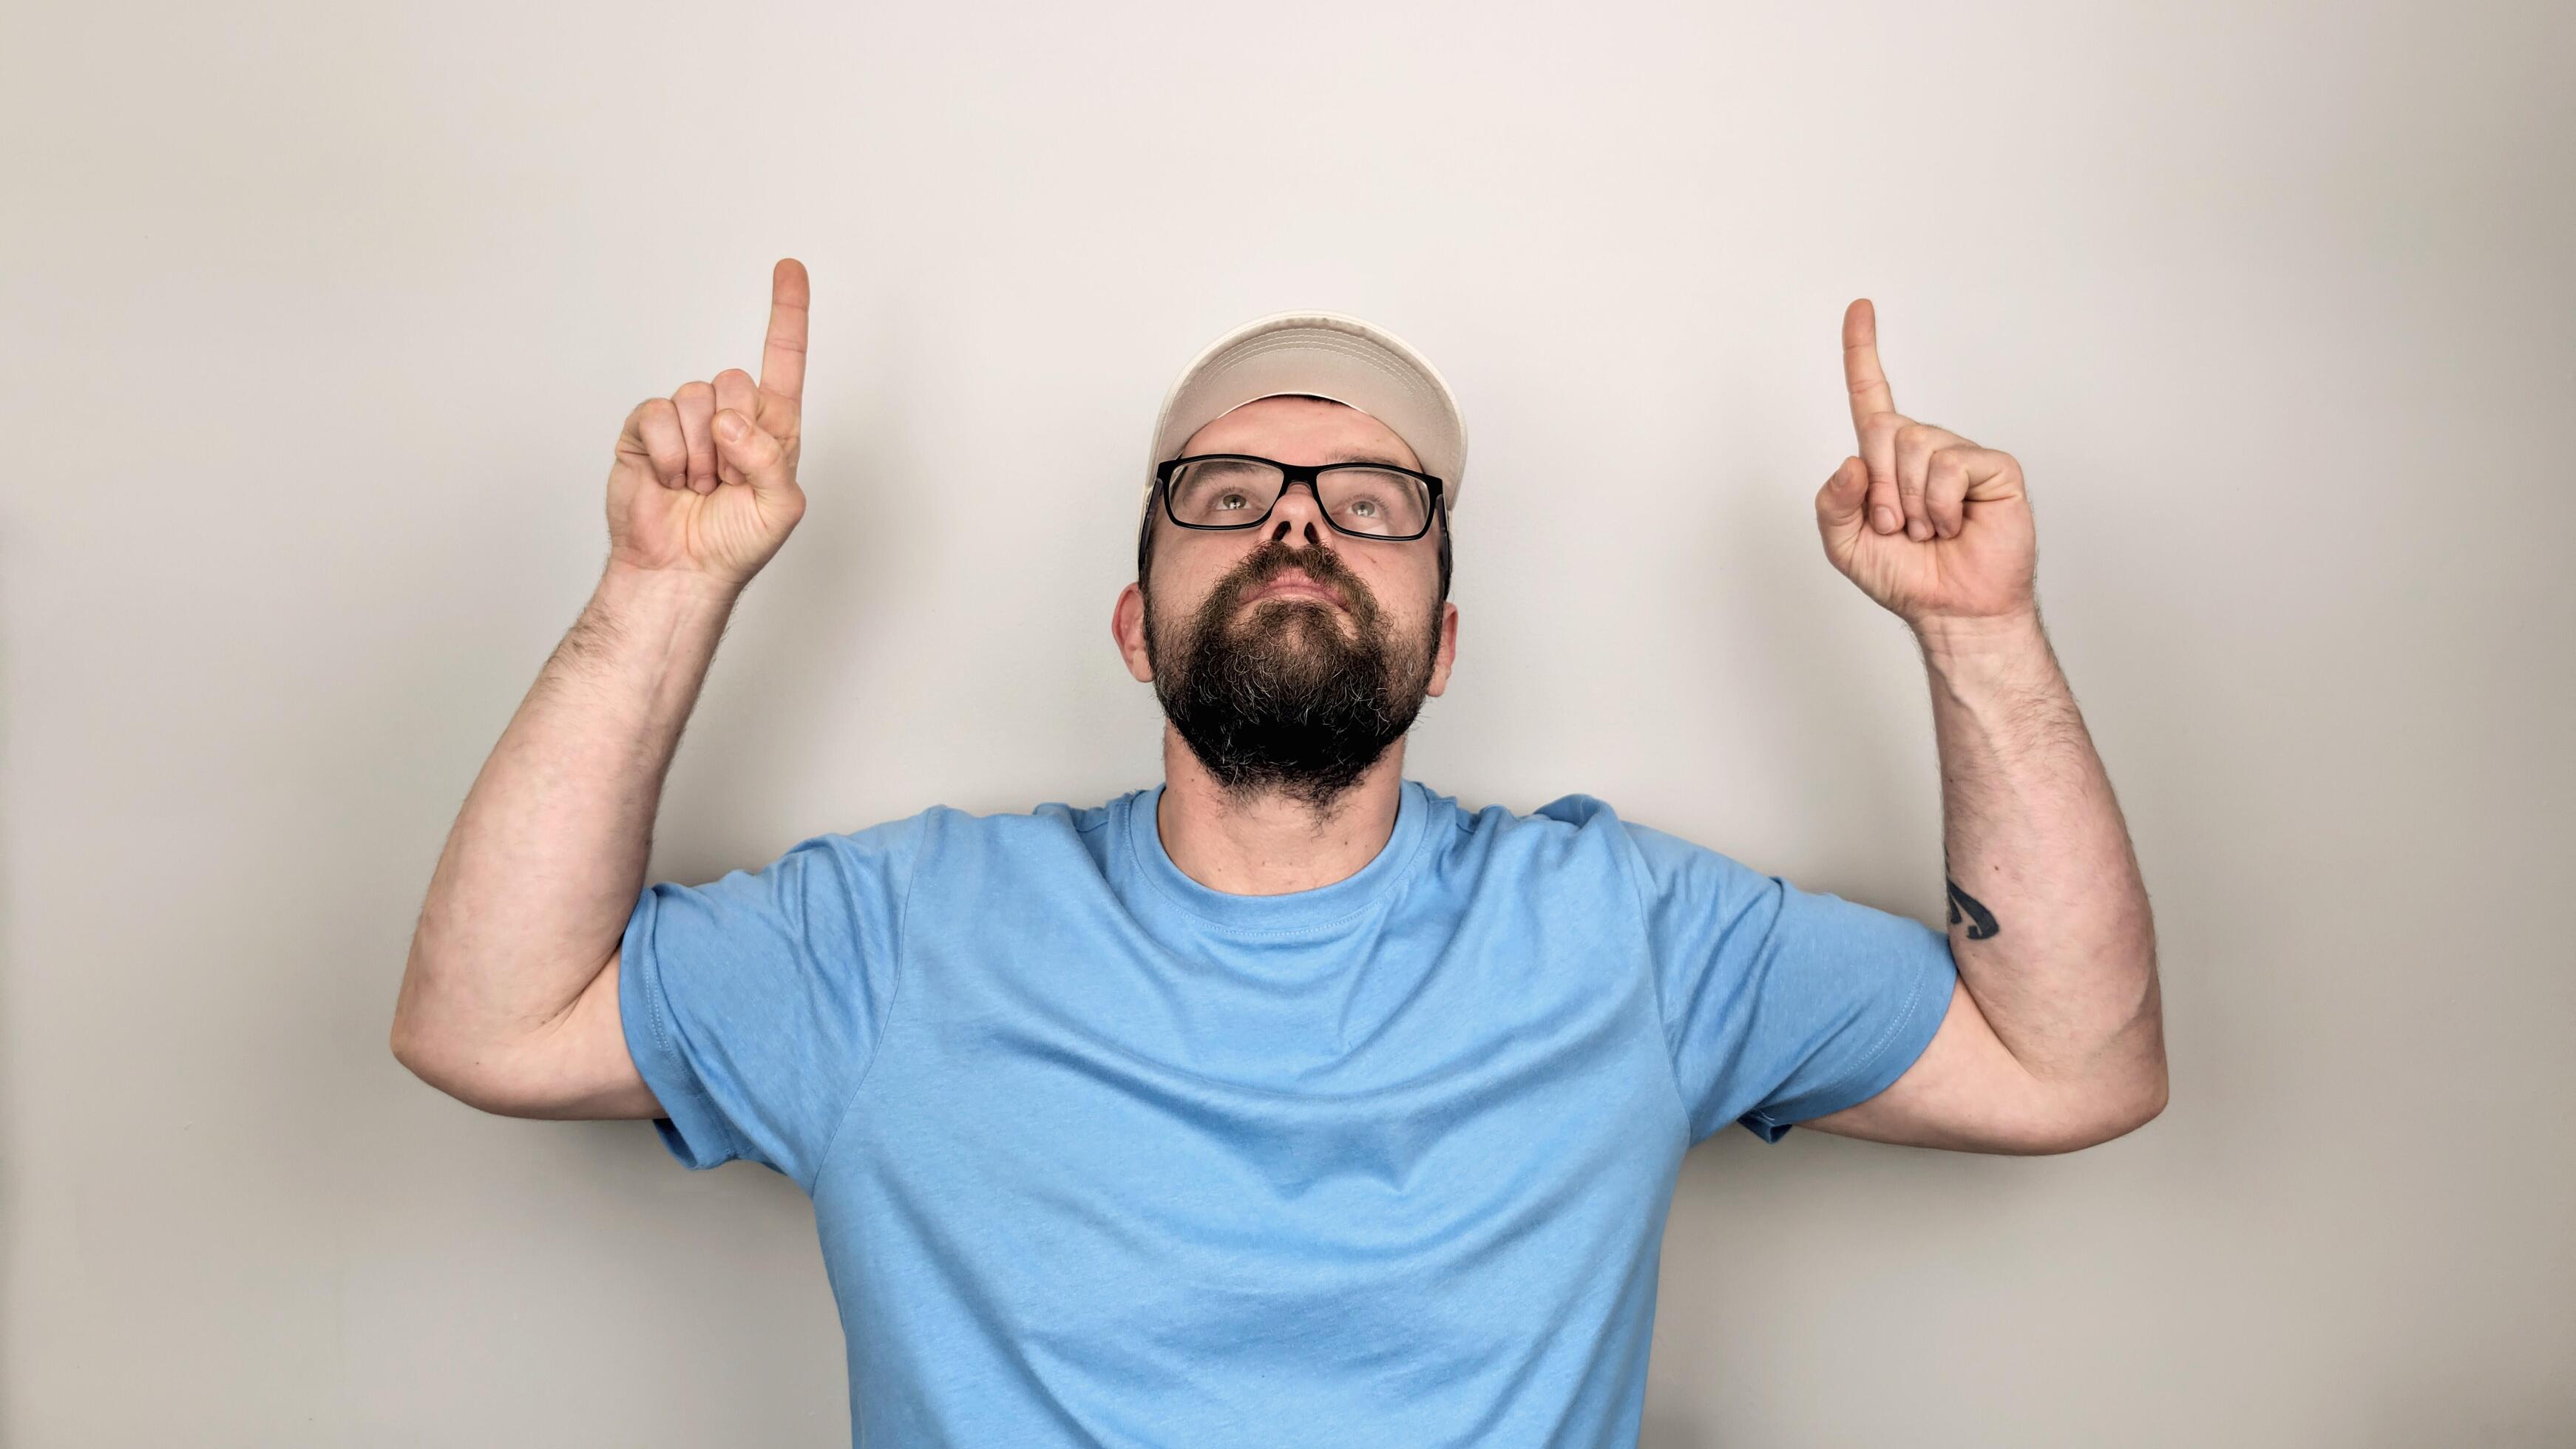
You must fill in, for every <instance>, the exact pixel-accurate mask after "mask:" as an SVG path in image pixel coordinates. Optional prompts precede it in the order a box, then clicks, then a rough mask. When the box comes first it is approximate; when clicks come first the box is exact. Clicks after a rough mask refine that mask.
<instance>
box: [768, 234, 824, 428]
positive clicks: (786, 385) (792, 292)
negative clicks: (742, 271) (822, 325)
mask: <svg viewBox="0 0 2576 1449" xmlns="http://www.w3.org/2000/svg"><path fill="white" fill-rule="evenodd" d="M813 299H814V292H813V287H812V285H811V284H810V283H809V282H808V281H807V279H806V276H805V264H804V263H803V262H800V261H798V260H796V259H795V258H794V257H784V258H781V259H780V260H779V263H778V265H777V267H776V268H775V269H773V270H772V271H771V272H770V274H769V337H768V340H767V341H766V342H764V343H763V344H762V345H761V349H760V390H761V391H762V392H766V393H775V394H777V395H778V396H780V397H783V398H786V399H787V400H788V401H790V402H801V401H803V400H804V397H805V312H806V308H807V306H808V305H809V304H811V303H812V301H813Z"/></svg>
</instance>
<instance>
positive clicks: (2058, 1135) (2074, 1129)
mask: <svg viewBox="0 0 2576 1449" xmlns="http://www.w3.org/2000/svg"><path fill="white" fill-rule="evenodd" d="M2172 1095H2173V1094H2172V1086H2171V1082H2170V1080H2169V1078H2168V1077H2167V1075H2166V1072H2165V1065H2164V1062H2163V1060H2162V1059H2161V1058H2159V1059H2158V1060H2157V1062H2156V1064H2155V1070H2154V1071H2153V1072H2150V1073H2145V1074H2142V1075H2141V1076H2140V1077H2139V1078H2138V1079H2136V1080H2134V1081H2131V1082H2126V1083H2123V1084H2121V1085H2120V1087H2118V1088H2117V1089H2116V1090H2106V1091H2102V1092H2099V1093H2096V1094H2094V1095H2093V1096H2091V1097H2090V1098H2089V1099H2088V1100H2087V1102H2086V1104H2085V1106H2084V1107H2083V1108H2082V1109H2081V1110H2080V1111H2075V1112H2070V1113H2068V1114H2067V1115H2066V1116H2065V1118H2063V1119H2062V1120H2061V1122H2060V1125H2059V1128H2058V1130H2057V1131H2056V1132H2054V1133H2051V1134H2049V1136H2048V1138H2047V1140H2046V1141H2044V1142H2043V1143H2041V1144H2039V1145H2038V1147H2037V1149H2036V1150H2037V1152H2039V1153H2041V1154H2054V1153H2062V1152H2081V1151H2083V1150H2084V1149H2085V1148H2087V1147H2099V1146H2101V1145H2102V1144H2103V1143H2105V1142H2109V1141H2112V1140H2114V1139H2115V1138H2121V1137H2126V1136H2128V1135H2129V1134H2130V1133H2132V1132H2135V1131H2137V1130H2138V1129H2139V1128H2141V1127H2144V1126H2146V1125H2147V1124H2148V1123H2150V1122H2152V1121H2154V1120H2156V1118H2157V1117H2159V1116H2162V1115H2163V1113H2164V1110H2165V1104H2166V1102H2167V1101H2169V1100H2170V1099H2171V1098H2172Z"/></svg>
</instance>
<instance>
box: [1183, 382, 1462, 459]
mask: <svg viewBox="0 0 2576 1449" xmlns="http://www.w3.org/2000/svg"><path fill="white" fill-rule="evenodd" d="M1181 451H1182V452H1183V453H1185V454H1187V453H1254V454H1258V455H1260V456H1261V457H1264V458H1276V459H1278V460H1279V461H1280V462H1282V463H1301V464H1302V463H1346V462H1360V461H1366V462H1376V463H1393V464H1396V465H1397V466H1399V467H1404V468H1411V469H1414V470H1416V471H1420V469H1421V467H1422V460H1421V459H1420V458H1418V457H1415V456H1414V452H1413V450H1412V449H1411V448H1409V447H1407V446H1405V442H1404V439H1402V438H1400V437H1397V436H1396V433H1395V430H1394V429H1393V428H1390V427H1388V426H1387V425H1386V424H1384V423H1382V422H1379V421H1378V420H1377V419H1375V418H1373V417H1370V416H1369V415H1368V414H1367V413H1364V412H1361V411H1360V410H1359V409H1357V408H1354V407H1346V406H1344V405H1343V404H1341V403H1337V402H1331V401H1328V400H1326V399H1324V398H1315V397H1265V398H1261V399H1258V400H1256V401H1253V402H1248V403H1245V404H1244V405H1243V406H1241V407H1239V408H1236V409H1235V410H1234V411H1232V412H1230V413H1227V414H1225V415H1224V416H1223V417H1220V418H1218V419H1216V420H1215V421H1214V422H1211V423H1209V424H1208V425H1207V426H1205V427H1203V428H1200V429H1199V430H1198V431H1197V432H1195V433H1192V434H1190V440H1189V441H1188V442H1187V443H1184V444H1182V445H1181Z"/></svg>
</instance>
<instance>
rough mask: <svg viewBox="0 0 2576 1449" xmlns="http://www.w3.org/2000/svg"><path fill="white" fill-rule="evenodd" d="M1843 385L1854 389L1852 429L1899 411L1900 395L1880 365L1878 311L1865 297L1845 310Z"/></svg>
mask: <svg viewBox="0 0 2576 1449" xmlns="http://www.w3.org/2000/svg"><path fill="white" fill-rule="evenodd" d="M1843 386H1845V387H1846V388H1848V389H1850V390H1851V411H1852V428H1853V430H1854V431H1858V430H1859V429H1860V428H1861V426H1862V425H1863V424H1865V423H1867V422H1868V421H1869V420H1870V419H1871V418H1872V417H1874V416H1876V415H1877V414H1879V413H1892V412H1894V411H1896V395H1895V394H1894V393H1892V392H1890V391H1889V390H1888V387H1887V374H1886V372H1884V371H1882V370H1881V369H1880V367H1879V365H1878V312H1877V310H1876V309H1875V308H1873V307H1871V306H1870V304H1869V299H1868V298H1867V297H1863V298H1861V299H1859V300H1858V301H1856V302H1854V303H1852V304H1851V306H1850V307H1848V308H1846V309H1844V312H1843Z"/></svg>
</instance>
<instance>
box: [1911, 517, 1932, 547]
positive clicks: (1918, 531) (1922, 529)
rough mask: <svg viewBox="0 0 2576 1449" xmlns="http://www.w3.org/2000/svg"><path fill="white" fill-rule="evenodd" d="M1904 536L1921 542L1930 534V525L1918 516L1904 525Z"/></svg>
mask: <svg viewBox="0 0 2576 1449" xmlns="http://www.w3.org/2000/svg"><path fill="white" fill-rule="evenodd" d="M1905 536H1906V537H1907V538H1910V539H1912V540H1914V541H1915V542H1916V543H1921V542H1922V541H1924V540H1925V539H1927V538H1930V537H1931V536H1932V525H1930V524H1928V523H1925V522H1924V521H1923V520H1922V519H1919V518H1918V519H1916V520H1914V521H1913V522H1912V523H1909V524H1907V525H1905Z"/></svg>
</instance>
